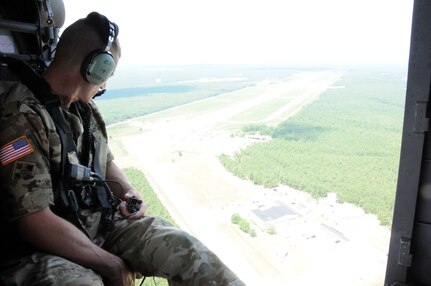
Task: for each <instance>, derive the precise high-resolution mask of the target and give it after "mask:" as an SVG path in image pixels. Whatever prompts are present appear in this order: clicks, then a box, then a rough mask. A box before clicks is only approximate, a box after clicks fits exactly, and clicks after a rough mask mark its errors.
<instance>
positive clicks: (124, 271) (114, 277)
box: [103, 257, 135, 286]
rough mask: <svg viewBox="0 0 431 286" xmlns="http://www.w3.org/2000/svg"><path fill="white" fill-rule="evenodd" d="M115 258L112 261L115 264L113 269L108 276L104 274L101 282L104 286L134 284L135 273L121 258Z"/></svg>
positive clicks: (128, 285)
mask: <svg viewBox="0 0 431 286" xmlns="http://www.w3.org/2000/svg"><path fill="white" fill-rule="evenodd" d="M117 258H118V259H116V261H115V262H114V263H113V264H115V271H111V272H110V273H109V276H104V277H103V283H104V284H105V285H106V286H134V285H135V273H133V272H131V271H130V269H129V268H128V267H127V265H126V264H125V263H124V261H123V260H122V259H121V258H119V257H117ZM111 266H112V265H111Z"/></svg>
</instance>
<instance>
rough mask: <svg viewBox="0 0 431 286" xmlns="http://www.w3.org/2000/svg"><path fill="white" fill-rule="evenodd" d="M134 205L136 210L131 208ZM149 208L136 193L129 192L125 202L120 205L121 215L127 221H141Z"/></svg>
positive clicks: (125, 196)
mask: <svg viewBox="0 0 431 286" xmlns="http://www.w3.org/2000/svg"><path fill="white" fill-rule="evenodd" d="M130 204H133V206H134V208H131V207H130ZM146 210H147V206H146V205H145V203H144V202H143V200H142V199H141V198H140V197H139V196H138V195H137V194H136V193H135V192H131V191H129V192H127V193H126V194H125V195H124V201H123V202H122V203H121V204H120V213H121V215H122V216H123V217H126V218H127V219H139V218H141V217H144V216H145V211H146Z"/></svg>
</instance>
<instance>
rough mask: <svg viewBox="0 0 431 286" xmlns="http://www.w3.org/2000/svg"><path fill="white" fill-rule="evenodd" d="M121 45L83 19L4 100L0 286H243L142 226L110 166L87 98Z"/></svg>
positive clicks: (154, 226)
mask: <svg viewBox="0 0 431 286" xmlns="http://www.w3.org/2000/svg"><path fill="white" fill-rule="evenodd" d="M117 35H118V27H117V26H116V25H115V24H114V23H112V22H110V21H109V20H108V19H107V18H106V17H105V16H103V15H100V14H98V13H96V12H93V13H91V14H89V15H88V16H87V17H86V18H84V19H80V20H78V21H76V22H75V23H74V24H72V25H71V26H69V27H68V28H67V29H66V30H65V31H64V32H63V34H62V36H61V39H60V41H59V44H58V47H57V51H56V56H55V59H54V60H53V62H52V63H51V65H50V66H49V67H48V68H47V70H46V71H44V72H43V74H42V76H41V77H38V76H36V74H35V75H32V76H29V73H26V75H28V76H29V77H25V78H21V81H22V82H18V83H17V84H15V85H13V86H12V87H11V88H10V89H9V90H8V91H7V92H6V93H5V94H3V95H2V97H1V100H0V114H1V117H0V130H1V138H0V163H1V166H0V204H1V208H0V209H1V221H0V222H1V229H2V234H1V236H0V251H1V253H0V285H92V286H94V285H129V284H130V285H134V273H139V274H140V275H144V276H159V277H165V278H167V279H168V281H169V284H170V285H244V283H243V282H241V280H240V279H239V278H238V277H237V276H236V275H235V274H234V273H233V272H232V271H231V270H229V269H228V268H227V267H226V266H225V265H224V264H223V263H222V261H221V260H220V259H219V258H218V257H217V256H216V255H215V254H214V253H212V252H211V251H210V250H209V249H208V248H207V247H205V246H204V245H203V244H202V243H201V242H200V241H198V240H197V239H195V238H194V237H192V236H190V235H189V234H187V233H186V232H184V231H182V230H180V229H178V228H175V227H173V226H171V225H169V223H167V222H166V221H164V220H163V219H161V218H156V217H148V216H145V209H146V207H145V204H144V203H141V202H142V201H143V199H142V198H141V197H140V195H139V192H138V191H137V190H135V188H134V187H133V186H132V185H131V184H130V182H128V180H127V178H126V177H125V175H124V174H123V173H122V172H121V170H120V169H119V167H118V166H117V165H116V164H115V163H114V161H113V155H112V153H111V152H110V150H109V147H108V145H107V134H106V130H105V125H104V122H103V120H102V117H101V115H100V113H99V111H98V109H97V107H96V105H95V104H94V102H93V101H92V98H93V97H94V95H95V94H97V92H98V91H99V88H104V87H105V85H106V81H107V80H108V78H109V77H110V76H111V75H112V74H113V71H114V69H115V67H116V65H117V63H118V60H119V58H120V55H121V49H120V46H119V42H118V39H117ZM15 65H18V68H16V69H15V70H16V71H17V73H20V72H21V73H22V71H23V70H25V68H24V66H20V65H19V64H18V63H15ZM10 66H11V67H12V69H13V66H14V63H13V62H11V63H10ZM111 191H112V193H111ZM112 194H114V195H115V196H113V195H112ZM116 198H119V200H118V199H116ZM131 202H133V204H131ZM131 207H134V209H133V208H131Z"/></svg>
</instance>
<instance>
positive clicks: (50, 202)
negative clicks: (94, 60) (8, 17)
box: [0, 83, 113, 265]
mask: <svg viewBox="0 0 431 286" xmlns="http://www.w3.org/2000/svg"><path fill="white" fill-rule="evenodd" d="M90 106H91V109H92V111H93V120H92V122H93V124H92V125H91V133H92V137H93V141H94V143H93V144H94V145H93V146H95V147H96V146H97V148H96V149H97V150H98V152H90V153H91V154H92V155H90V158H91V159H90V160H93V159H94V160H93V161H98V164H99V165H100V169H101V171H102V172H103V175H104V172H105V171H106V166H107V164H108V163H109V162H110V161H111V160H113V156H112V154H111V152H110V150H109V148H108V145H107V134H106V130H105V124H104V122H103V120H102V117H101V115H100V113H99V111H98V109H97V108H96V105H95V104H94V103H90ZM77 109H78V107H77V106H76V105H75V104H72V105H71V107H70V108H69V110H68V111H66V110H62V114H63V116H64V117H65V119H66V120H67V121H68V123H69V124H70V126H71V130H72V133H73V137H74V140H75V143H76V147H77V152H78V156H76V158H75V159H73V158H72V160H78V159H77V158H78V157H79V154H80V152H81V151H82V148H83V147H82V146H83V120H82V118H81V116H80V113H79V112H77ZM0 131H1V137H0V164H1V166H0V206H1V208H0V212H1V215H0V222H1V229H2V231H1V234H2V235H1V236H0V265H1V264H5V262H7V261H13V260H16V259H18V258H19V257H21V256H23V255H25V254H28V253H29V252H32V251H34V250H33V249H31V247H30V246H29V245H27V244H26V243H24V242H23V240H21V239H20V238H19V236H18V235H17V233H16V230H15V228H14V222H15V221H16V220H17V219H19V218H20V217H23V216H25V215H28V214H31V213H34V212H37V211H40V210H42V209H44V208H46V207H51V208H55V200H54V198H55V196H56V192H57V189H56V185H55V184H53V181H55V179H59V178H55V177H54V176H56V175H55V174H57V175H58V170H60V169H61V168H62V162H61V140H60V137H59V135H58V134H57V132H56V128H55V124H54V122H53V120H52V118H51V117H50V115H49V113H48V112H47V110H46V109H45V107H44V106H43V105H42V104H41V103H40V102H39V101H38V100H37V99H36V97H35V96H34V95H33V94H32V93H31V91H30V90H29V89H28V88H27V87H26V86H25V85H23V84H21V83H17V84H15V85H13V86H12V87H11V88H10V89H9V90H7V91H6V92H5V93H4V94H2V95H1V97H0ZM92 150H94V148H92ZM75 155H76V154H75ZM96 156H98V158H96ZM69 159H70V158H69ZM78 162H79V160H78ZM99 221H100V212H99V211H98V210H97V209H96V208H91V209H85V210H80V215H79V224H80V225H77V226H78V227H80V228H81V229H82V230H83V231H84V232H85V233H86V234H87V235H88V236H89V237H90V238H91V239H92V240H93V241H94V242H95V243H98V244H100V243H101V238H98V231H99V228H100V225H99V224H100V223H99ZM75 224H78V223H77V222H75ZM5 260H6V261H5Z"/></svg>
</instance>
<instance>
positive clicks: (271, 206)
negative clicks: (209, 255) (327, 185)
mask: <svg viewBox="0 0 431 286" xmlns="http://www.w3.org/2000/svg"><path fill="white" fill-rule="evenodd" d="M341 77H342V73H340V72H335V71H322V72H302V73H297V74H294V75H292V76H290V77H288V78H286V79H285V80H283V81H279V82H261V83H260V84H258V85H256V86H253V87H248V88H244V89H241V90H237V91H234V92H229V93H225V94H221V95H219V96H216V97H212V98H208V99H205V100H201V101H197V102H194V103H191V104H187V105H183V106H179V107H176V108H172V109H169V110H165V111H162V112H158V113H154V114H151V115H148V116H144V117H139V118H135V119H133V120H129V121H126V122H123V123H120V124H116V125H115V126H111V127H109V128H108V133H109V137H110V144H111V149H112V151H113V152H114V154H116V159H115V161H116V162H117V164H119V165H120V166H121V167H136V168H138V169H140V170H142V171H143V172H144V173H145V175H146V177H147V179H148V180H149V181H150V183H151V186H152V187H153V189H154V191H155V192H156V193H157V195H158V197H159V199H160V200H161V201H162V202H163V204H164V205H165V207H166V208H167V209H168V211H169V212H170V214H171V215H172V217H173V218H174V219H175V220H176V222H177V223H178V225H179V226H180V227H182V228H183V229H185V230H187V231H188V232H190V233H191V234H193V235H194V236H196V237H197V238H199V239H200V240H201V241H203V242H204V243H205V244H206V245H207V246H208V247H210V248H211V249H212V250H213V251H214V252H215V253H217V254H218V255H219V256H220V257H221V258H222V260H223V261H225V263H226V264H227V265H229V266H230V267H231V268H232V269H233V270H234V271H235V272H236V273H237V274H238V276H240V277H241V279H242V280H243V281H244V282H245V283H246V284H247V285H251V286H253V285H296V286H298V285H299V286H300V285H304V286H305V285H328V286H329V285H331V286H334V285H343V286H345V285H349V286H377V285H383V280H384V273H385V269H386V259H387V250H388V243H389V236H390V231H389V229H388V228H387V227H384V226H380V225H379V222H378V220H377V219H376V217H375V216H373V215H370V214H365V213H364V212H363V211H362V210H361V209H359V208H357V207H355V206H352V205H349V204H345V203H344V204H339V203H337V201H336V195H335V194H329V195H328V197H326V198H322V199H318V200H316V199H314V198H312V197H311V196H309V195H308V194H306V193H304V192H301V191H298V190H294V189H292V188H290V187H288V186H279V187H277V188H272V189H267V188H264V187H261V186H257V185H254V184H253V183H252V182H250V181H246V180H242V179H239V178H237V177H235V176H234V175H232V174H231V173H230V172H228V171H226V170H225V169H224V167H223V166H222V165H221V163H220V162H219V161H218V156H219V155H220V154H222V153H224V154H233V153H234V152H236V151H238V150H240V149H241V148H244V147H246V146H248V145H249V144H258V143H259V142H264V141H265V140H270V138H267V137H263V136H246V137H240V136H236V135H235V134H236V132H237V131H238V130H240V129H241V128H242V127H243V126H245V125H247V124H250V123H259V124H268V125H273V126H274V125H277V124H278V123H280V122H282V121H284V120H286V119H288V118H289V117H290V116H292V115H294V114H295V113H297V112H300V111H301V109H302V108H303V107H304V106H306V105H307V104H309V103H311V102H313V101H315V100H318V99H319V95H320V94H321V93H322V92H323V91H324V90H326V89H327V88H334V87H337V81H338V80H339V79H340V78H341ZM119 130H121V131H119ZM235 213H238V214H240V215H241V216H242V217H244V218H247V219H249V220H250V221H252V222H253V227H254V228H255V229H256V234H257V235H256V237H251V236H250V235H249V234H246V233H244V232H242V231H241V230H240V229H239V228H238V226H237V225H234V224H232V223H231V216H232V215H233V214H235ZM268 226H272V227H274V229H275V231H276V233H275V234H269V233H267V232H266V231H265V230H266V229H267V228H268Z"/></svg>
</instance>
